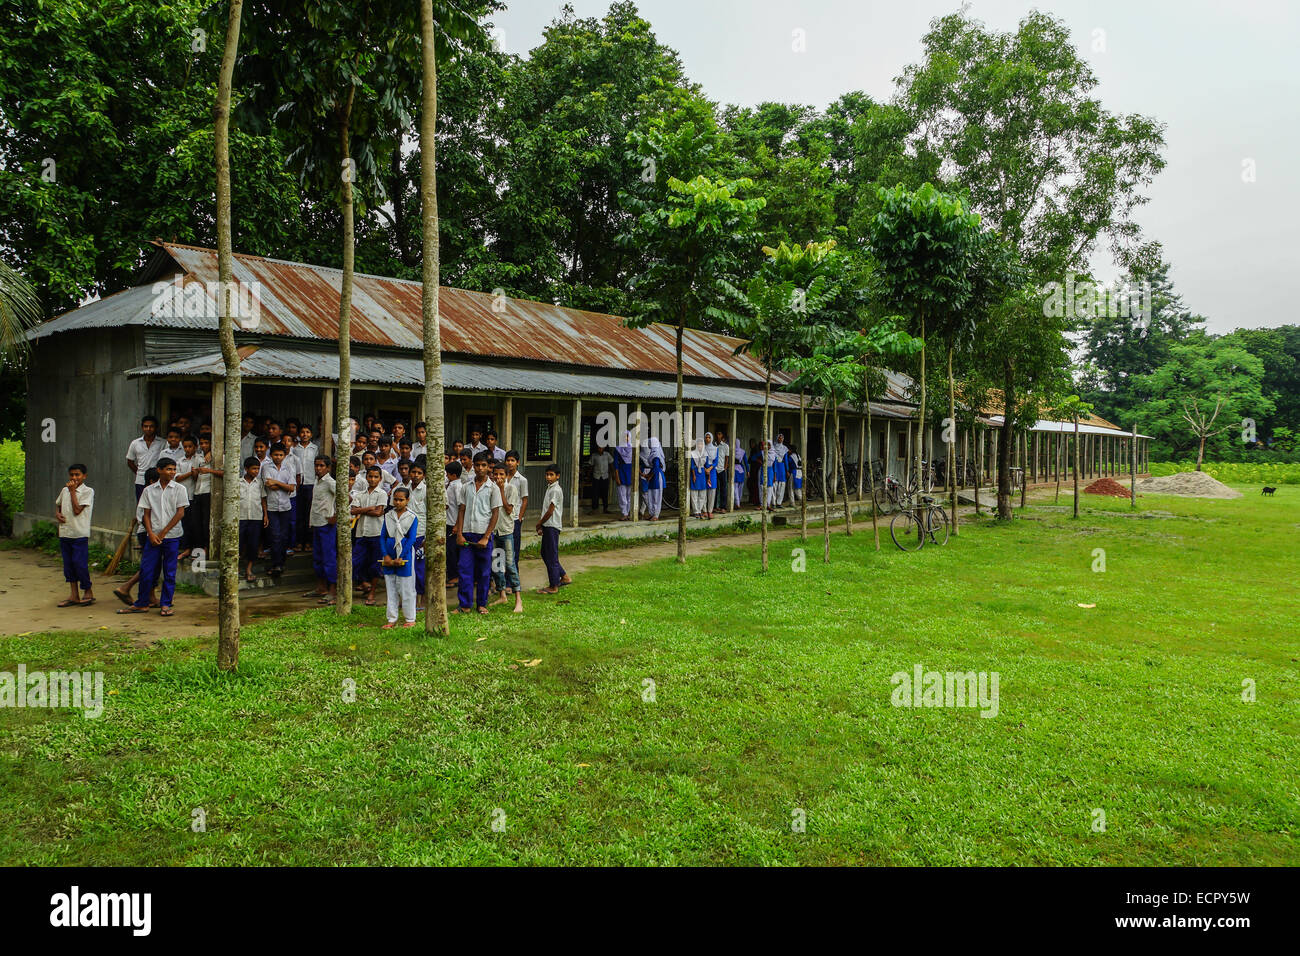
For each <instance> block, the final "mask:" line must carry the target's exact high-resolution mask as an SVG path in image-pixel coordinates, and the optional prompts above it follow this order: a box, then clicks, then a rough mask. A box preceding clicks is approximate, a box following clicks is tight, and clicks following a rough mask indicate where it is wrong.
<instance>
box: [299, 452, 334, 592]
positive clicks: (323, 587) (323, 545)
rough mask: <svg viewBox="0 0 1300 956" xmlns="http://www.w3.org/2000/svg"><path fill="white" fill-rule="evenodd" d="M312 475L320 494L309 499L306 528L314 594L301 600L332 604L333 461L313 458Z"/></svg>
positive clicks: (320, 457)
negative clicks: (314, 475)
mask: <svg viewBox="0 0 1300 956" xmlns="http://www.w3.org/2000/svg"><path fill="white" fill-rule="evenodd" d="M312 468H313V470H314V471H315V472H316V490H317V491H319V492H320V494H317V495H313V496H312V499H311V513H310V514H309V515H308V525H309V527H310V529H311V566H312V571H314V572H315V574H316V590H315V591H309V592H308V593H307V594H306V595H304V596H305V597H312V596H315V597H317V598H318V599H319V600H320V603H321V604H333V603H334V597H335V595H336V594H337V587H338V579H339V572H338V547H339V543H338V531H337V528H338V516H337V513H336V512H335V507H334V492H335V490H336V489H337V485H336V484H335V482H334V477H333V474H334V460H333V459H332V458H329V457H327V456H325V455H317V456H316V460H315V461H314V462H312Z"/></svg>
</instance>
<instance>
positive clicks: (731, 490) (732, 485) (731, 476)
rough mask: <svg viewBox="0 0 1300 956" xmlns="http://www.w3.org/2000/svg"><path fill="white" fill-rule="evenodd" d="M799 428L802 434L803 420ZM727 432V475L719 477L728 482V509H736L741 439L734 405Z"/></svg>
mask: <svg viewBox="0 0 1300 956" xmlns="http://www.w3.org/2000/svg"><path fill="white" fill-rule="evenodd" d="M799 428H800V432H799V433H800V434H801V435H802V434H803V430H802V429H803V422H800V423H799ZM727 434H728V436H730V438H731V441H730V442H728V443H727V471H726V474H725V476H724V475H719V476H718V477H719V479H721V478H724V477H725V479H726V482H727V487H726V495H725V496H724V497H723V498H722V500H723V501H726V502H730V503H729V504H728V505H727V508H728V510H730V511H735V510H736V509H737V508H738V507H740V502H738V501H736V500H735V498H736V442H737V441H739V440H740V439H738V438H737V437H736V408H735V406H734V405H733V406H732V408H731V430H730V431H729V432H727ZM799 464H800V465H803V459H800V460H799ZM718 490H719V491H722V490H723V489H721V488H719V489H718Z"/></svg>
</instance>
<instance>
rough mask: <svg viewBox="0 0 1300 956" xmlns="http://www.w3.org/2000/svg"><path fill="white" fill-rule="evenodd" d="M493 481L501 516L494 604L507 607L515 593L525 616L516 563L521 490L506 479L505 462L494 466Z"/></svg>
mask: <svg viewBox="0 0 1300 956" xmlns="http://www.w3.org/2000/svg"><path fill="white" fill-rule="evenodd" d="M492 481H493V482H494V483H495V484H496V486H497V487H498V488H500V489H501V500H502V502H503V505H502V507H501V516H500V517H499V518H498V519H497V527H496V549H497V550H496V553H495V554H493V556H492V577H493V578H495V579H496V583H497V591H498V592H499V597H497V599H496V600H495V601H493V602H492V603H493V604H494V605H495V604H505V603H506V601H507V600H508V599H509V598H510V596H511V595H512V594H513V595H514V598H515V611H514V612H515V613H516V614H522V613H523V610H524V596H523V594H522V593H521V589H520V587H519V566H518V564H517V563H516V562H515V556H514V555H515V515H516V514H518V513H519V489H518V488H516V487H515V486H514V485H512V484H511V483H510V482H508V481H507V480H506V466H505V462H501V461H498V462H496V463H495V464H494V465H493V466H492Z"/></svg>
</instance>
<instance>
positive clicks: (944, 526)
mask: <svg viewBox="0 0 1300 956" xmlns="http://www.w3.org/2000/svg"><path fill="white" fill-rule="evenodd" d="M951 529H952V522H951V521H950V520H949V518H948V512H946V511H944V510H943V508H942V507H941V506H939V505H937V504H935V503H934V498H932V497H930V496H929V495H922V496H921V498H920V503H919V504H916V505H911V504H909V505H908V506H907V507H905V508H904V509H903V510H902V511H899V512H898V514H896V515H894V517H893V518H891V519H890V522H889V536H890V537H891V538H893V539H894V544H896V545H898V547H899V550H901V551H920V550H921V549H922V548H923V547H925V543H926V541H927V540H928V541H930V542H931V543H933V544H937V545H945V544H947V543H948V534H949V532H950V531H951Z"/></svg>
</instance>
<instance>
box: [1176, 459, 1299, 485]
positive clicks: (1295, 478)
mask: <svg viewBox="0 0 1300 956" xmlns="http://www.w3.org/2000/svg"><path fill="white" fill-rule="evenodd" d="M1195 470H1196V462H1194V461H1155V462H1152V463H1151V474H1153V475H1172V474H1174V473H1175V472H1179V471H1195ZM1201 470H1202V471H1204V472H1205V473H1206V474H1208V475H1209V476H1210V477H1212V478H1215V479H1217V480H1218V481H1221V482H1223V483H1224V484H1225V485H1259V486H1261V487H1263V486H1264V485H1271V486H1273V487H1276V486H1278V485H1300V464H1285V463H1283V462H1224V461H1207V462H1205V463H1204V464H1203V465H1202V466H1201Z"/></svg>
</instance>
